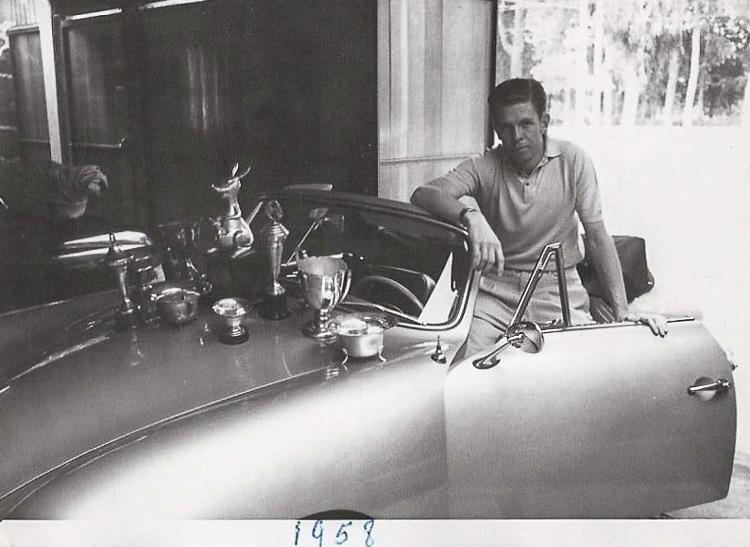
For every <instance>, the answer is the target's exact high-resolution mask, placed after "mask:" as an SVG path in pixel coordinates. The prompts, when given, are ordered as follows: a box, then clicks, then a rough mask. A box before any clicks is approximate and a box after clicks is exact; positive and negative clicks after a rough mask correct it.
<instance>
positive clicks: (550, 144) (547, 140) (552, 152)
mask: <svg viewBox="0 0 750 547" xmlns="http://www.w3.org/2000/svg"><path fill="white" fill-rule="evenodd" d="M560 154H562V149H561V148H560V141H558V140H557V139H553V138H552V137H546V136H545V137H544V155H545V156H547V158H556V157H557V156H559V155H560Z"/></svg>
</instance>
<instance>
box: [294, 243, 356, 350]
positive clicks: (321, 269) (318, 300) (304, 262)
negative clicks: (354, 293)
mask: <svg viewBox="0 0 750 547" xmlns="http://www.w3.org/2000/svg"><path fill="white" fill-rule="evenodd" d="M297 267H298V268H299V275H300V279H301V281H302V292H303V293H304V295H305V300H306V301H307V303H308V304H309V305H310V307H311V308H313V309H314V310H315V318H314V319H313V320H312V321H310V322H309V323H307V324H306V325H305V326H304V327H303V329H302V332H303V333H304V334H305V336H308V337H309V338H314V339H315V340H319V341H321V342H329V341H331V340H334V339H335V338H336V334H335V333H334V332H333V331H331V329H330V328H329V327H328V320H329V319H330V317H331V310H333V308H335V307H336V306H337V305H338V304H339V302H341V301H342V300H343V299H344V297H345V296H346V293H347V292H349V285H350V283H351V273H350V272H349V268H348V267H347V266H346V262H344V261H343V260H342V259H340V258H334V257H331V256H312V257H309V258H303V259H300V260H298V261H297Z"/></svg>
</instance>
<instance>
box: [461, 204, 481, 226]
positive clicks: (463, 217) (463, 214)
mask: <svg viewBox="0 0 750 547" xmlns="http://www.w3.org/2000/svg"><path fill="white" fill-rule="evenodd" d="M478 212H479V209H477V208H476V207H472V206H471V205H467V206H466V207H464V208H463V209H461V212H460V213H458V222H459V224H461V226H463V227H467V226H466V215H468V214H469V213H478Z"/></svg>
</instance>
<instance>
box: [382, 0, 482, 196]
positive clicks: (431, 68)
mask: <svg viewBox="0 0 750 547" xmlns="http://www.w3.org/2000/svg"><path fill="white" fill-rule="evenodd" d="M493 16H494V14H493V10H492V2H487V1H486V0H467V1H462V2H453V1H448V0H382V1H381V6H380V10H379V17H380V26H381V28H382V29H385V30H381V32H380V34H379V40H380V43H379V47H380V48H381V50H382V52H381V54H380V57H379V59H380V61H379V63H380V64H379V69H378V72H379V78H380V87H379V90H380V93H381V97H380V99H379V104H380V105H381V115H380V169H379V195H381V196H384V197H396V198H397V199H408V196H409V195H410V194H411V191H412V190H413V189H414V188H416V187H417V186H419V185H420V184H423V183H424V182H427V181H428V180H430V179H432V178H434V177H436V176H439V175H440V174H442V172H443V171H441V169H442V168H443V167H445V166H446V165H449V166H453V165H455V164H456V163H457V161H456V159H457V158H461V157H465V156H468V155H469V154H473V153H478V152H481V151H482V150H483V149H484V148H485V147H486V146H487V144H488V143H487V142H486V140H487V127H488V109H487V94H488V92H489V90H490V87H491V84H492V81H491V74H492V57H491V53H492V44H493V43H494V41H493V36H492V33H493V31H492V29H493V26H492V17H493ZM410 159H411V160H414V161H409V160H410Z"/></svg>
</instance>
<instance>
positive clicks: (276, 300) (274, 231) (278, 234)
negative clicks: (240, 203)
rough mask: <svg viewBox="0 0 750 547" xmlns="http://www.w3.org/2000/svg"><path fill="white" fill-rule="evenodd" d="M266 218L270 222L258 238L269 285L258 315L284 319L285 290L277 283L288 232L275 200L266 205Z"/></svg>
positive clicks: (285, 309)
mask: <svg viewBox="0 0 750 547" xmlns="http://www.w3.org/2000/svg"><path fill="white" fill-rule="evenodd" d="M264 212H265V214H266V216H267V217H268V219H269V220H270V222H269V223H268V224H267V225H266V226H265V227H264V228H263V230H262V231H261V234H260V237H261V240H262V241H263V243H264V245H265V248H266V250H267V251H268V268H269V273H270V276H271V283H270V285H269V286H268V287H267V288H266V291H265V293H264V295H263V304H262V306H261V308H260V310H259V312H258V314H259V315H260V316H261V317H262V318H264V319H286V318H287V317H289V315H290V311H289V308H288V307H287V304H286V289H284V287H282V285H281V283H279V272H280V271H281V255H282V254H283V252H284V242H285V241H286V237H287V235H289V230H287V229H286V228H285V227H284V225H283V224H281V222H279V221H280V220H281V218H282V217H283V216H284V212H283V211H282V210H281V205H280V204H279V202H278V201H276V200H275V199H272V200H271V201H269V202H268V203H266V206H265V210H264Z"/></svg>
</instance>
